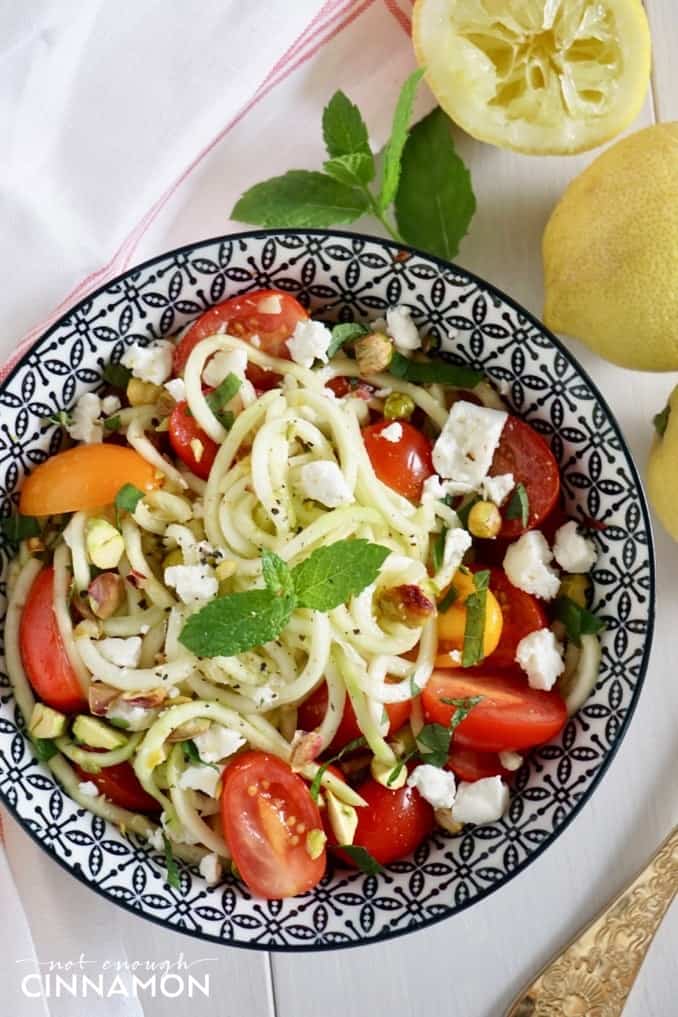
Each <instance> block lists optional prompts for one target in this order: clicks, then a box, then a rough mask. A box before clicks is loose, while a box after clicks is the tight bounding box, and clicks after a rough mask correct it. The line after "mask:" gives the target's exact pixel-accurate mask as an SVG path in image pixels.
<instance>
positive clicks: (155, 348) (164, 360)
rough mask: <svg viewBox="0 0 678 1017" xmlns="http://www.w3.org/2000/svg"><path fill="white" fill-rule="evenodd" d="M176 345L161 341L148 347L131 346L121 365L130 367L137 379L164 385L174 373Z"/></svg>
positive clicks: (165, 340)
mask: <svg viewBox="0 0 678 1017" xmlns="http://www.w3.org/2000/svg"><path fill="white" fill-rule="evenodd" d="M173 354H174V343H171V342H168V340H167V339H159V340H158V341H157V342H155V343H150V344H149V345H148V346H130V348H129V349H128V350H127V352H126V353H125V354H124V356H123V357H122V359H121V361H120V363H121V364H122V365H123V367H128V368H129V369H130V371H131V372H132V374H133V375H134V377H135V378H141V380H142V381H150V382H152V384H153V385H162V384H163V383H164V382H166V381H167V379H168V378H169V376H170V375H171V373H172V356H173Z"/></svg>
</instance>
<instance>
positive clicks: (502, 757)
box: [499, 752, 523, 773]
mask: <svg viewBox="0 0 678 1017" xmlns="http://www.w3.org/2000/svg"><path fill="white" fill-rule="evenodd" d="M499 762H500V763H501V765H502V766H503V767H504V769H505V770H510V771H511V773H513V771H514V770H519V769H520V767H521V766H522V765H523V757H522V756H521V754H520V753H519V752H500V753H499Z"/></svg>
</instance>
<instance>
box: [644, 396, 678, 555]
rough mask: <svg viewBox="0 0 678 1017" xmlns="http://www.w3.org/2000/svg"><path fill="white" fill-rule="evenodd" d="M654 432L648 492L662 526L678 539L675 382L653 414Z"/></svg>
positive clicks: (677, 432) (677, 415)
mask: <svg viewBox="0 0 678 1017" xmlns="http://www.w3.org/2000/svg"><path fill="white" fill-rule="evenodd" d="M655 426H656V428H657V434H656V436H655V439H654V444H653V445H652V448H651V450H650V458H649V459H648V463H647V493H648V495H649V498H650V501H651V502H652V506H653V508H654V510H655V512H656V513H657V515H658V516H659V518H660V520H661V522H662V524H663V525H664V528H665V529H666V530H668V532H669V533H670V534H671V536H672V537H673V539H674V540H678V385H676V387H675V388H674V390H673V392H672V393H671V395H670V397H669V402H668V405H667V407H666V409H665V410H664V411H663V412H662V413H660V414H658V415H657V417H656V418H655Z"/></svg>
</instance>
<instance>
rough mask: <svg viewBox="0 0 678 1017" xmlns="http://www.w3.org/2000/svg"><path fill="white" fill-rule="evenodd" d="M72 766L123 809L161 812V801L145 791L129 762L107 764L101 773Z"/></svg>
mask: <svg viewBox="0 0 678 1017" xmlns="http://www.w3.org/2000/svg"><path fill="white" fill-rule="evenodd" d="M89 751H90V752H92V751H95V750H93V749H90V750H89ZM72 766H73V769H74V770H75V772H76V773H77V775H78V777H79V778H80V780H81V781H92V783H93V784H96V786H97V788H98V789H99V793H100V794H102V795H104V796H105V797H106V798H110V800H111V801H112V802H113V804H114V805H119V806H120V808H121V809H129V810H130V812H160V808H161V806H160V803H159V802H156V800H155V798H153V797H152V796H151V795H149V794H147V793H146V791H144V789H143V787H142V786H141V784H140V783H139V781H138V779H137V775H136V773H135V772H134V770H133V769H132V767H131V766H130V764H129V763H116V764H115V766H105V767H104V768H103V769H102V770H100V771H99V773H88V772H87V771H86V770H83V769H82V768H81V767H80V766H77V765H76V764H75V763H73V764H72Z"/></svg>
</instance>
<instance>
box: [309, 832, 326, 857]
mask: <svg viewBox="0 0 678 1017" xmlns="http://www.w3.org/2000/svg"><path fill="white" fill-rule="evenodd" d="M326 843H327V836H326V834H325V831H324V830H318V829H315V830H309V831H308V833H307V834H306V853H307V854H308V857H309V858H310V859H311V860H312V861H315V860H316V858H320V856H321V854H322V853H323V851H324V850H325V844H326Z"/></svg>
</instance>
